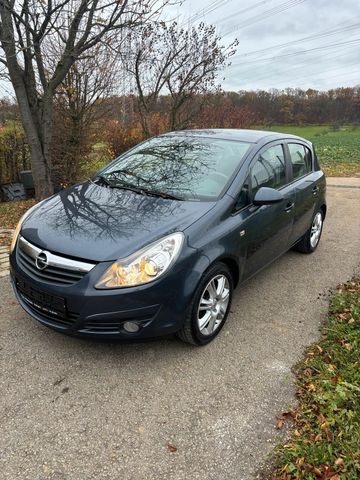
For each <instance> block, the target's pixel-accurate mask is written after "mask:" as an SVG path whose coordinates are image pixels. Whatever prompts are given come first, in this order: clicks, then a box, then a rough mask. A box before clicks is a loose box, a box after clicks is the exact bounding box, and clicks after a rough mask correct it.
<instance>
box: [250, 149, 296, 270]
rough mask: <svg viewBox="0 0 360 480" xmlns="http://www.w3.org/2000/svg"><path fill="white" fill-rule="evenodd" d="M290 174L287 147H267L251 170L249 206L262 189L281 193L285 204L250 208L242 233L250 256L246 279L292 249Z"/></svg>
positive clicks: (292, 208) (293, 203)
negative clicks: (270, 189)
mask: <svg viewBox="0 0 360 480" xmlns="http://www.w3.org/2000/svg"><path fill="white" fill-rule="evenodd" d="M290 180H291V178H290V171H289V166H288V163H287V161H286V156H285V151H284V145H283V144H282V143H275V144H271V145H270V146H266V147H264V148H263V149H262V150H261V151H260V152H259V153H258V154H257V156H256V157H255V159H254V161H253V162H252V164H251V166H250V175H249V195H250V203H251V202H252V200H253V198H254V196H255V194H256V192H257V191H258V190H259V188H261V187H270V188H275V189H277V190H279V191H280V192H281V193H282V194H283V196H284V200H283V201H281V202H279V203H277V204H274V205H264V206H261V207H256V206H254V205H250V207H248V209H249V212H248V216H247V217H246V219H245V221H244V223H243V225H242V230H243V231H244V239H243V240H245V237H246V243H247V252H246V259H245V265H244V273H243V278H248V277H250V276H252V275H253V274H254V273H256V272H257V271H258V270H260V269H261V268H262V267H264V266H265V265H267V264H268V263H270V262H271V261H272V260H274V259H275V258H277V257H278V256H280V255H281V254H282V253H284V252H285V251H286V250H287V249H288V248H289V242H290V237H291V232H292V226H293V213H294V206H295V194H294V189H293V188H292V186H291V185H289V181H290Z"/></svg>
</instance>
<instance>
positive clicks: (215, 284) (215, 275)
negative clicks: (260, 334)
mask: <svg viewBox="0 0 360 480" xmlns="http://www.w3.org/2000/svg"><path fill="white" fill-rule="evenodd" d="M233 288H234V287H233V279H232V275H231V272H230V270H229V268H228V267H227V266H226V265H225V264H223V263H220V262H218V263H216V264H214V265H213V266H212V267H210V268H209V270H208V271H207V272H206V273H205V275H204V276H203V278H202V279H201V281H200V283H199V285H198V287H197V289H196V292H195V294H194V298H193V301H192V302H191V304H190V306H189V309H188V312H187V316H186V319H185V322H184V326H183V328H182V329H181V330H180V331H179V332H178V337H179V338H181V340H183V341H185V342H188V343H191V344H193V345H205V344H207V343H209V342H211V340H213V339H214V338H215V337H216V336H217V335H218V333H219V332H220V330H221V329H222V327H223V326H224V324H225V321H226V318H227V316H228V313H229V310H230V304H231V299H232V293H233Z"/></svg>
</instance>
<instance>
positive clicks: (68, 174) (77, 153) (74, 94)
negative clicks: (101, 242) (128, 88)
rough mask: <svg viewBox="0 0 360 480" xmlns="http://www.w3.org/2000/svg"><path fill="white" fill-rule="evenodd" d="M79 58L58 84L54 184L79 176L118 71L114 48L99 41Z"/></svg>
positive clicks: (53, 160)
mask: <svg viewBox="0 0 360 480" xmlns="http://www.w3.org/2000/svg"><path fill="white" fill-rule="evenodd" d="M89 53H90V54H88V55H86V57H84V58H81V59H79V60H78V61H77V62H76V63H75V64H74V65H73V66H72V67H71V68H70V70H69V73H68V74H67V75H66V77H65V79H64V81H63V82H62V84H61V85H60V86H59V88H58V90H57V94H56V97H55V103H54V110H55V115H54V134H53V139H52V147H51V157H52V163H53V182H54V184H55V188H58V187H59V186H60V185H68V184H70V183H73V182H75V181H78V180H79V179H80V178H81V171H82V170H81V169H82V166H83V165H84V163H85V162H86V161H87V160H88V159H89V157H90V155H91V152H92V147H93V143H94V141H95V140H94V138H96V139H99V135H96V134H95V132H96V126H97V125H98V124H99V121H100V120H101V119H102V118H103V117H104V116H105V115H106V113H107V109H108V103H107V102H106V100H107V98H108V97H109V96H110V95H111V94H112V92H113V90H114V88H115V86H116V84H117V77H118V75H119V70H120V69H119V65H118V60H117V58H116V56H115V54H114V52H113V51H111V50H110V49H108V48H105V47H104V46H103V45H101V44H99V45H96V46H95V47H94V49H92V50H91V51H90V52H89Z"/></svg>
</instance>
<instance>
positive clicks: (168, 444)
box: [166, 442, 177, 453]
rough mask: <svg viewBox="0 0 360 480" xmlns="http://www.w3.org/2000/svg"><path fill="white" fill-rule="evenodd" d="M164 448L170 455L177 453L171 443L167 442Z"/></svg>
mask: <svg viewBox="0 0 360 480" xmlns="http://www.w3.org/2000/svg"><path fill="white" fill-rule="evenodd" d="M166 448H167V449H168V450H169V452H170V453H175V452H177V447H175V445H173V444H172V443H169V442H167V444H166Z"/></svg>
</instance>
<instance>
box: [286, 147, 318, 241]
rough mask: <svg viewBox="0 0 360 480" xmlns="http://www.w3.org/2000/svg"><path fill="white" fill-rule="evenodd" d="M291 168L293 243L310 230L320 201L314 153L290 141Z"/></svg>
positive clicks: (287, 150)
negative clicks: (293, 206)
mask: <svg viewBox="0 0 360 480" xmlns="http://www.w3.org/2000/svg"><path fill="white" fill-rule="evenodd" d="M285 153H286V154H287V155H288V158H289V164H290V168H291V176H292V184H291V185H292V187H293V188H294V192H295V196H296V198H295V208H294V226H293V231H292V235H291V243H295V242H296V241H297V240H299V239H300V238H301V237H302V236H303V235H304V233H305V232H306V231H307V230H308V228H309V227H310V224H311V220H312V217H313V215H314V209H315V206H316V203H317V200H318V195H319V186H318V185H317V181H316V180H317V178H318V177H319V175H317V174H316V173H315V172H314V171H313V170H314V158H313V152H312V151H311V150H310V148H309V147H307V146H306V145H304V144H302V143H300V142H296V141H288V142H286V144H285Z"/></svg>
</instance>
